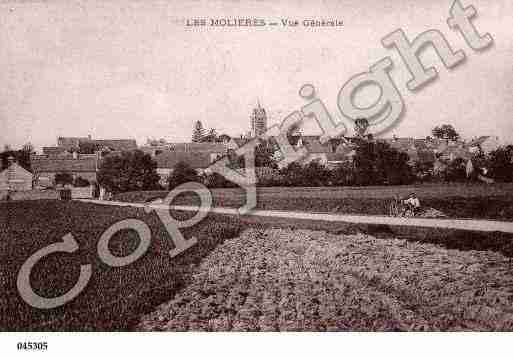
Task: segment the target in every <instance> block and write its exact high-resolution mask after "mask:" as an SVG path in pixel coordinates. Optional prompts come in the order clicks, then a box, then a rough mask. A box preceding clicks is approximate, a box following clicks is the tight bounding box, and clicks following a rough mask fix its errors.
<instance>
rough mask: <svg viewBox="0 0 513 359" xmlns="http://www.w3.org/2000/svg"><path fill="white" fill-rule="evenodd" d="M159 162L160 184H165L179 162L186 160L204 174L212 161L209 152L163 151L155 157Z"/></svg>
mask: <svg viewBox="0 0 513 359" xmlns="http://www.w3.org/2000/svg"><path fill="white" fill-rule="evenodd" d="M153 159H154V160H155V162H157V173H158V174H159V176H160V181H159V182H160V184H161V185H163V186H165V185H166V184H167V180H168V177H169V175H171V173H172V172H173V169H174V167H175V166H176V164H177V163H179V162H185V163H187V164H188V165H189V166H191V167H192V168H193V169H195V170H196V172H197V173H198V174H202V173H203V172H204V171H205V169H206V168H207V167H209V166H210V164H211V163H212V161H211V156H210V154H209V153H208V152H185V151H169V150H166V151H163V152H161V153H159V154H158V155H156V156H155V157H154V158H153Z"/></svg>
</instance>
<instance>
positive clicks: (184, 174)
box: [168, 162, 201, 190]
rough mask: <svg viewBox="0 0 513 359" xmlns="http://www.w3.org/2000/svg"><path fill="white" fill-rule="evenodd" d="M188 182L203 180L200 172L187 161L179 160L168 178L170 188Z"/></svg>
mask: <svg viewBox="0 0 513 359" xmlns="http://www.w3.org/2000/svg"><path fill="white" fill-rule="evenodd" d="M187 182H201V180H200V177H199V176H198V173H197V172H196V170H194V168H192V167H191V166H189V164H188V163H186V162H178V163H177V164H176V165H175V166H174V167H173V172H171V175H170V176H169V178H168V186H169V190H172V189H173V188H175V187H178V186H179V185H181V184H183V183H187Z"/></svg>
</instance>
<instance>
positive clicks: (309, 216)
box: [81, 200, 513, 233]
mask: <svg viewBox="0 0 513 359" xmlns="http://www.w3.org/2000/svg"><path fill="white" fill-rule="evenodd" d="M81 201H82V202H88V203H95V204H100V205H108V206H129V207H138V208H146V209H148V210H151V209H168V208H170V206H168V205H164V204H145V203H128V202H116V201H99V200H81ZM171 209H175V210H181V211H197V210H198V208H197V207H196V206H171ZM209 212H212V213H217V214H228V215H237V214H238V212H237V209H235V208H223V207H215V208H211V209H210V210H209ZM247 216H257V217H274V218H285V219H287V218H289V219H303V220H312V221H327V222H343V223H362V224H380V225H395V226H407V227H408V226H409V227H427V228H445V229H458V230H467V231H481V232H503V233H513V222H504V221H492V220H480V219H441V218H399V217H388V216H372V215H352V214H332V213H313V212H295V211H277V210H254V211H252V212H251V213H250V214H248V215H247Z"/></svg>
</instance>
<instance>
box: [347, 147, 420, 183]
mask: <svg viewBox="0 0 513 359" xmlns="http://www.w3.org/2000/svg"><path fill="white" fill-rule="evenodd" d="M408 160H409V157H408V154H406V153H404V152H400V151H398V150H396V149H395V148H392V147H391V146H390V145H389V144H387V143H386V142H382V141H366V140H361V141H359V143H358V144H357V147H356V154H355V157H354V168H355V183H356V184H357V185H361V186H368V185H384V184H385V185H400V184H410V183H412V182H413V181H414V179H415V176H414V174H413V170H412V168H411V167H410V165H409V164H408Z"/></svg>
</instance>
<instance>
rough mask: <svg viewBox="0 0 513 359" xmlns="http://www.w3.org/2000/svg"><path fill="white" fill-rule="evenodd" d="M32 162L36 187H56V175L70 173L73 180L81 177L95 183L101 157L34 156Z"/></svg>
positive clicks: (81, 155)
mask: <svg viewBox="0 0 513 359" xmlns="http://www.w3.org/2000/svg"><path fill="white" fill-rule="evenodd" d="M30 161H31V166H32V171H33V173H34V182H35V185H37V186H41V187H52V186H54V185H55V175H56V174H57V173H69V174H71V175H72V177H73V179H76V178H78V177H81V178H83V179H86V180H88V181H89V182H95V181H96V172H97V170H98V164H99V163H98V162H99V156H98V155H96V154H92V155H89V154H87V155H84V154H78V153H76V152H75V153H73V154H71V155H61V156H57V157H55V156H49V155H33V156H32V157H31V159H30Z"/></svg>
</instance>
